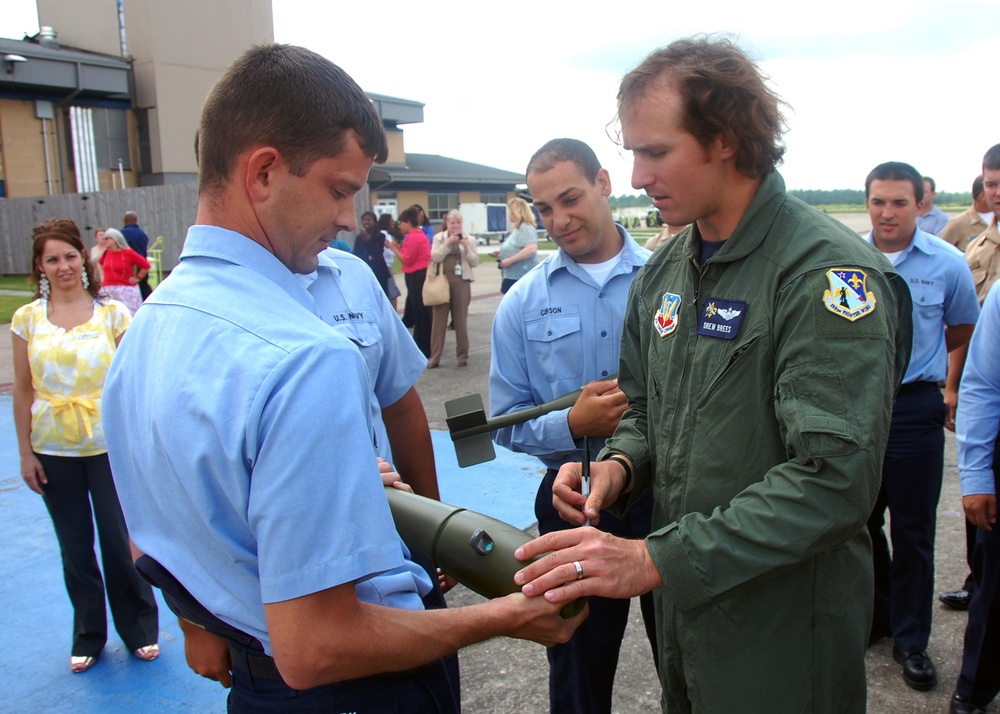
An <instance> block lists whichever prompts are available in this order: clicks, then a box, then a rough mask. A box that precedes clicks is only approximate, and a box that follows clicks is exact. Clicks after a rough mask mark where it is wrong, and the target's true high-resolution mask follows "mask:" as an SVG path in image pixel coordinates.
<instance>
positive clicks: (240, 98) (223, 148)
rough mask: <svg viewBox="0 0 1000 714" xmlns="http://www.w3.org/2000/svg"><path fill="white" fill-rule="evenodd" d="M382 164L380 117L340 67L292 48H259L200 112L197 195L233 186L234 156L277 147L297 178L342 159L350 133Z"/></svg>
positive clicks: (234, 69)
mask: <svg viewBox="0 0 1000 714" xmlns="http://www.w3.org/2000/svg"><path fill="white" fill-rule="evenodd" d="M352 131H353V132H354V133H356V134H357V137H358V142H359V144H360V145H361V149H362V150H363V151H364V152H365V153H366V154H367V155H369V156H373V157H374V158H375V161H377V162H379V163H382V162H383V161H385V159H386V157H387V156H388V153H389V148H388V143H387V141H386V137H385V130H384V129H383V128H382V120H381V119H379V116H378V112H376V111H375V107H373V106H372V103H371V100H369V99H368V97H367V95H365V93H364V92H363V91H362V90H361V87H359V86H358V85H357V83H356V82H355V81H354V80H353V79H351V77H350V76H349V75H348V74H347V73H346V72H345V71H344V70H342V69H341V68H340V67H338V66H337V65H335V64H333V63H332V62H330V61H329V60H327V59H325V58H323V57H320V56H319V55H318V54H316V53H315V52H312V51H310V50H307V49H305V48H303V47H295V46H292V45H277V44H270V45H258V46H256V47H253V48H251V49H250V50H248V51H247V52H246V53H244V54H243V56H242V57H240V58H239V59H237V60H236V62H234V63H233V64H232V65H231V66H230V67H229V69H227V70H226V72H225V73H224V74H223V75H222V77H221V78H220V79H219V81H218V82H216V83H215V86H214V87H212V91H211V92H209V95H208V98H207V99H206V100H205V105H204V107H202V111H201V122H200V125H199V128H198V134H197V142H198V143H197V154H198V160H199V175H198V181H199V191H200V192H209V193H211V192H213V191H216V190H218V189H219V188H220V187H222V186H224V185H225V184H226V182H227V181H228V180H229V174H230V173H231V172H232V170H233V166H234V165H235V162H236V157H237V156H239V155H240V154H241V153H243V152H244V151H246V150H247V149H249V148H251V147H253V146H258V145H264V146H273V147H274V148H276V149H277V150H278V151H280V152H281V154H282V156H283V157H284V159H285V160H286V161H287V162H288V164H289V168H290V170H291V171H292V173H293V174H295V175H296V176H302V175H303V174H305V172H306V171H307V170H308V168H309V167H310V166H311V165H312V164H313V162H315V161H316V160H317V159H321V158H328V157H331V156H336V155H337V154H339V153H340V152H341V151H343V149H344V144H345V143H346V141H347V139H348V137H349V135H350V133H351V132H352Z"/></svg>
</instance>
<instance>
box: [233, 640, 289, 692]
mask: <svg viewBox="0 0 1000 714" xmlns="http://www.w3.org/2000/svg"><path fill="white" fill-rule="evenodd" d="M229 657H230V658H231V659H232V661H233V669H234V670H239V671H240V672H243V674H249V675H250V676H251V677H253V678H254V679H268V680H271V681H272V682H284V681H285V680H283V679H282V678H281V673H279V672H278V665H276V664H275V663H274V658H273V657H268V656H267V655H266V654H264V653H263V652H260V653H259V654H254V653H251V652H247V651H246V650H242V649H239V648H238V647H236V646H235V645H234V644H233V643H232V642H230V643H229Z"/></svg>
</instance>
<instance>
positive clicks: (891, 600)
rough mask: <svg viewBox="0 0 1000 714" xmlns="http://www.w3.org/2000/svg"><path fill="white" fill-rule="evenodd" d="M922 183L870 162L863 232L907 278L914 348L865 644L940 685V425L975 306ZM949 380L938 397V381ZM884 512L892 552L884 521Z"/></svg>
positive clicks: (892, 441)
mask: <svg viewBox="0 0 1000 714" xmlns="http://www.w3.org/2000/svg"><path fill="white" fill-rule="evenodd" d="M923 198H924V181H923V178H921V176H920V174H919V173H917V170H916V169H914V168H913V167H912V166H910V165H909V164H904V163H900V162H897V161H890V162H887V163H884V164H880V165H878V166H876V167H875V168H874V169H873V170H872V172H871V173H870V174H868V178H867V179H866V180H865V200H866V206H867V208H868V214H869V216H870V217H871V221H872V230H871V232H870V233H869V234H868V236H867V237H866V240H868V242H869V243H871V244H873V245H874V246H875V247H876V248H878V249H879V250H880V251H882V253H883V254H884V255H885V256H886V257H887V258H888V259H889V260H890V262H892V264H893V266H895V268H896V270H897V271H898V272H899V274H900V275H901V276H903V278H904V279H905V280H906V283H907V285H908V286H909V288H910V295H911V297H912V299H913V349H912V352H911V357H910V365H909V367H908V368H907V370H906V374H905V375H904V376H903V384H902V386H901V387H900V389H899V393H898V394H897V396H896V401H895V404H894V405H893V412H892V425H891V427H890V429H889V441H888V444H887V446H886V452H885V459H884V461H883V464H882V486H881V488H880V490H879V496H878V500H877V501H876V503H875V509H874V510H873V511H872V514H871V516H870V517H869V519H868V531H869V533H870V534H871V537H872V548H873V558H874V568H875V612H874V616H873V621H872V641H874V640H877V639H878V638H880V637H884V636H887V635H889V636H891V637H892V639H893V658H894V659H895V660H896V661H897V662H899V663H900V664H902V665H903V681H904V682H906V684H907V685H908V686H909V687H911V688H913V689H916V690H918V691H926V690H929V689H932V688H933V687H934V685H935V684H936V683H937V673H936V671H935V669H934V664H933V662H932V661H931V659H930V657H928V655H927V643H928V641H929V640H930V635H931V609H932V603H933V599H934V593H933V588H934V530H935V525H936V522H937V505H938V499H939V498H940V496H941V479H942V473H943V468H944V426H945V422H946V421H950V420H951V419H953V418H954V410H955V402H956V399H957V388H958V378H959V376H960V372H959V370H952V371H951V372H949V370H948V353H949V352H952V351H953V350H955V349H958V348H960V347H962V346H964V345H965V344H966V343H967V342H968V341H969V337H970V336H971V335H972V329H973V327H974V326H975V322H976V318H977V317H978V316H979V302H978V300H977V299H976V288H975V285H974V284H973V282H972V274H971V273H970V272H969V269H968V267H967V266H966V264H965V257H964V256H963V255H962V252H961V251H960V250H958V249H957V248H955V247H954V246H952V245H950V244H948V243H946V242H945V241H943V240H941V239H940V238H938V237H937V236H933V235H930V234H929V233H926V232H924V231H922V230H920V228H918V227H917V213H918V211H919V209H920V207H921V205H922V201H923ZM946 378H947V380H948V386H947V387H946V390H945V396H944V398H942V395H941V389H940V387H939V386H938V384H939V383H940V382H944V381H945V379H946ZM887 508H888V510H889V513H890V514H891V523H890V528H891V537H892V546H893V548H892V556H891V557H890V555H889V545H888V543H887V542H886V537H885V533H884V532H883V530H882V526H883V525H884V524H885V512H886V509H887Z"/></svg>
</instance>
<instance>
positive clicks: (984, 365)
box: [950, 144, 1000, 714]
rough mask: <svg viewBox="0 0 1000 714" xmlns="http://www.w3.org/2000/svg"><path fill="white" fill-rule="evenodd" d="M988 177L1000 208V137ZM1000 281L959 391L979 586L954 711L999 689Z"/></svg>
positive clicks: (978, 708) (961, 454) (962, 711)
mask: <svg viewBox="0 0 1000 714" xmlns="http://www.w3.org/2000/svg"><path fill="white" fill-rule="evenodd" d="M983 172H984V174H986V175H987V176H989V177H990V179H991V180H990V181H989V184H990V188H989V189H987V192H986V196H987V200H988V201H989V205H990V207H991V208H992V209H993V210H995V211H997V212H998V214H1000V181H998V179H1000V144H997V145H996V146H994V147H992V148H991V149H990V150H989V151H987V152H986V156H984V157H983ZM998 355H1000V288H998V287H997V284H996V283H994V285H993V287H992V288H990V291H989V293H988V294H987V296H986V300H985V301H984V302H983V312H982V314H981V315H980V317H979V322H978V323H977V324H976V331H975V333H974V334H973V335H972V341H971V342H970V344H969V354H968V358H967V360H966V362H965V371H964V372H963V374H962V387H961V390H960V392H959V402H958V418H957V419H956V424H955V441H956V443H957V445H958V470H959V473H960V475H961V478H962V506H963V508H964V510H965V515H966V518H967V519H968V521H969V522H970V523H971V524H972V525H974V526H975V542H974V545H973V547H972V553H971V557H970V558H969V561H970V565H971V566H972V580H973V581H974V582H975V587H974V588H973V589H972V595H971V598H970V600H969V623H968V626H967V627H966V630H965V648H964V651H963V654H962V669H961V671H960V673H959V676H958V684H957V685H956V687H955V694H954V696H953V697H952V701H951V709H950V712H951V714H985V712H986V707H987V706H989V704H990V702H992V701H993V700H994V699H995V698H996V696H997V694H998V693H1000V528H997V490H998V489H997V487H998V485H1000V481H998V478H997V474H998V473H1000V459H998V457H1000V450H998V449H997V442H998V438H997V437H998V429H1000V359H998V358H997V356H998Z"/></svg>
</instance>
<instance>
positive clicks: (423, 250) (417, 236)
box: [399, 229, 431, 273]
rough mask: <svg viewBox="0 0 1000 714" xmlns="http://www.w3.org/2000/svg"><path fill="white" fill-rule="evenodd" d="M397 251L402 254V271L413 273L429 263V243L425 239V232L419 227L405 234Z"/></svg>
mask: <svg viewBox="0 0 1000 714" xmlns="http://www.w3.org/2000/svg"><path fill="white" fill-rule="evenodd" d="M399 252H400V253H402V254H403V272H404V273H415V272H417V271H418V270H423V269H424V268H426V267H427V266H428V265H430V262H431V244H430V243H429V242H428V241H427V234H426V233H424V232H423V231H422V230H420V229H417V230H415V231H410V232H409V233H407V234H406V237H405V238H404V239H403V247H402V248H400V249H399Z"/></svg>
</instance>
